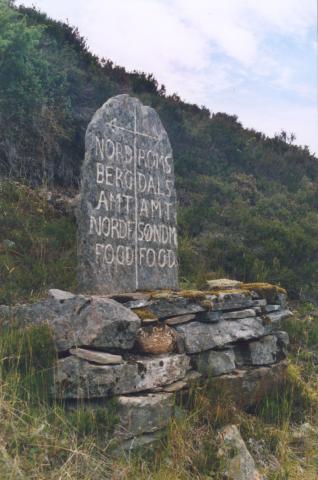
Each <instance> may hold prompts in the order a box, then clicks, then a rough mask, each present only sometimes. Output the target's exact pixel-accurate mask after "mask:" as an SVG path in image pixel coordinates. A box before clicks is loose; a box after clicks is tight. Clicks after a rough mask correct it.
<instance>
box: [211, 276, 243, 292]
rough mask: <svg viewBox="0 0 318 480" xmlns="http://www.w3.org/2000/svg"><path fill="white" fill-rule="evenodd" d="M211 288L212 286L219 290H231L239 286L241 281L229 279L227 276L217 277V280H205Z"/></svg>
mask: <svg viewBox="0 0 318 480" xmlns="http://www.w3.org/2000/svg"><path fill="white" fill-rule="evenodd" d="M206 283H207V284H208V286H209V288H211V289H212V290H213V289H214V288H217V289H220V290H231V289H233V288H239V287H240V286H241V285H242V283H243V282H239V281H238V280H230V279H229V278H218V279H217V280H207V282H206Z"/></svg>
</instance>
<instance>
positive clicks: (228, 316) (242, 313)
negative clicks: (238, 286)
mask: <svg viewBox="0 0 318 480" xmlns="http://www.w3.org/2000/svg"><path fill="white" fill-rule="evenodd" d="M247 317H256V312H255V310H253V309H252V308H246V309H243V310H237V311H234V312H224V313H222V319H223V320H237V319H239V318H247Z"/></svg>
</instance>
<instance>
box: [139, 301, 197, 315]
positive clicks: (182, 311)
mask: <svg viewBox="0 0 318 480" xmlns="http://www.w3.org/2000/svg"><path fill="white" fill-rule="evenodd" d="M147 308H148V310H150V311H151V312H152V313H153V314H154V315H156V316H157V317H158V318H161V319H164V318H170V317H176V316H178V315H186V314H191V313H197V312H204V310H205V308H203V307H202V306H201V305H199V304H198V303H195V302H193V301H191V300H189V299H188V298H183V297H172V298H158V299H156V300H153V302H152V304H151V305H149V306H148V307H147Z"/></svg>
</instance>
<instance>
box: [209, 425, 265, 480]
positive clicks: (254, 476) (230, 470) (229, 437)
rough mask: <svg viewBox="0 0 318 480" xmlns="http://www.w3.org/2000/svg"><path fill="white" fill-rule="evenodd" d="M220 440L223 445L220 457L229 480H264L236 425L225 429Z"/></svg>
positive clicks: (219, 453)
mask: <svg viewBox="0 0 318 480" xmlns="http://www.w3.org/2000/svg"><path fill="white" fill-rule="evenodd" d="M218 438H219V441H220V444H221V445H220V449H219V452H218V456H219V457H220V459H221V460H222V463H223V464H224V473H223V474H224V477H225V478H226V479H227V480H263V478H264V477H263V476H262V475H261V474H260V472H259V471H258V470H257V469H256V466H255V462H254V460H253V457H252V455H251V454H250V452H249V451H248V449H247V447H246V445H245V442H244V440H243V438H242V437H241V434H240V432H239V430H238V428H237V426H236V425H227V426H226V427H224V428H223V429H222V430H221V431H220V432H219V435H218Z"/></svg>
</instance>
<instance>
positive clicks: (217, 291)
mask: <svg viewBox="0 0 318 480" xmlns="http://www.w3.org/2000/svg"><path fill="white" fill-rule="evenodd" d="M250 293H251V291H250V290H249V289H247V288H233V289H231V290H230V289H223V290H222V289H218V288H216V289H213V290H209V291H208V292H206V294H210V295H216V296H219V295H221V294H222V295H237V294H240V295H246V296H248V295H250Z"/></svg>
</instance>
